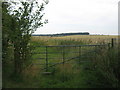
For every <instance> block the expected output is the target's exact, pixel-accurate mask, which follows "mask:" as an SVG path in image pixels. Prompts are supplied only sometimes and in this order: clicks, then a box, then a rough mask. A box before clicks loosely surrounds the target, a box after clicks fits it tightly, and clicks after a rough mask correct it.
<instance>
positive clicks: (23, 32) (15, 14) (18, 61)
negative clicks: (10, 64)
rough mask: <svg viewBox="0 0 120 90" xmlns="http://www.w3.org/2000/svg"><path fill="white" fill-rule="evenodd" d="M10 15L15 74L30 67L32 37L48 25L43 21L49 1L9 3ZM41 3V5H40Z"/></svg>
mask: <svg viewBox="0 0 120 90" xmlns="http://www.w3.org/2000/svg"><path fill="white" fill-rule="evenodd" d="M8 3H9V7H8V8H7V9H8V13H9V15H11V23H10V24H11V28H10V32H9V36H10V39H11V42H12V43H13V46H14V62H15V63H14V64H15V65H14V66H15V67H14V68H15V71H14V72H15V74H21V72H22V71H23V70H24V69H25V68H26V67H27V66H28V65H29V63H28V62H29V61H30V55H31V53H30V44H29V41H30V37H31V34H32V33H34V32H35V31H36V29H37V28H39V27H42V26H43V24H46V23H48V20H47V19H44V20H43V16H44V13H43V10H44V7H45V5H46V4H48V1H45V0H44V1H42V0H39V2H38V1H37V0H26V1H20V0H19V1H13V2H12V1H11V2H8ZM39 3H41V4H39Z"/></svg>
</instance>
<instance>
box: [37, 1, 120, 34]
mask: <svg viewBox="0 0 120 90" xmlns="http://www.w3.org/2000/svg"><path fill="white" fill-rule="evenodd" d="M118 1H119V0H51V1H50V2H49V4H48V6H46V7H45V13H46V14H45V18H48V20H49V23H48V24H47V25H45V26H44V27H43V28H39V29H38V30H39V31H36V33H58V32H71V31H73V32H75V31H89V32H91V33H103V34H113V33H114V34H117V31H118V28H117V23H118V12H117V11H118Z"/></svg>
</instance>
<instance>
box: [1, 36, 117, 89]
mask: <svg viewBox="0 0 120 90" xmlns="http://www.w3.org/2000/svg"><path fill="white" fill-rule="evenodd" d="M111 38H116V39H118V36H108V35H98V36H97V35H80V36H78V35H75V36H64V37H43V36H32V37H31V42H30V45H32V46H38V45H41V46H46V45H49V46H51V45H86V44H89V45H90V44H106V43H111ZM78 49H79V48H65V58H68V57H77V56H79V54H78V53H77V54H76V53H71V52H79V51H78ZM45 50H46V49H45V48H44V47H35V48H33V50H32V52H37V53H38V52H45ZM61 50H62V49H61V48H59V47H58V48H48V52H49V56H48V57H49V58H53V57H54V58H61V59H49V63H58V62H61V61H62V53H61ZM94 50H95V51H96V53H91V52H88V51H94ZM117 50H118V48H113V49H110V50H109V49H108V48H99V47H98V48H95V47H93V48H92V47H91V48H89V47H88V48H86V47H83V48H82V55H84V56H85V57H82V58H81V59H80V60H88V61H90V62H81V63H78V62H79V59H75V60H72V61H70V62H69V63H65V64H64V65H63V64H60V65H56V66H55V67H51V68H49V71H50V72H52V74H50V75H45V74H43V73H42V72H44V71H43V70H41V68H43V67H45V65H43V66H42V65H39V64H41V63H44V64H45V59H41V60H40V59H38V60H37V59H35V58H46V56H45V54H33V55H32V58H31V60H32V63H33V65H32V66H31V67H30V68H28V69H26V70H25V71H24V79H23V80H22V81H21V80H19V79H18V78H17V79H14V80H12V78H11V79H8V80H7V82H4V84H3V86H4V87H12V88H20V87H21V88H22V87H24V88H96V87H97V88H105V87H118V81H119V79H118V76H116V75H118V74H119V72H118V73H117V70H118V69H119V65H118V64H117V63H119V61H118V59H117V58H118V52H117ZM52 52H60V53H53V54H52ZM89 56H92V57H89ZM11 58H12V57H11ZM36 64H38V65H36ZM9 67H12V66H9ZM7 70H9V72H7V73H10V72H11V71H10V68H8V69H7ZM7 78H8V77H7Z"/></svg>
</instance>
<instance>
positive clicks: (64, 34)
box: [32, 32, 89, 36]
mask: <svg viewBox="0 0 120 90" xmlns="http://www.w3.org/2000/svg"><path fill="white" fill-rule="evenodd" d="M69 35H89V33H88V32H82V33H60V34H32V36H69Z"/></svg>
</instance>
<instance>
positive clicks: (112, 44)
mask: <svg viewBox="0 0 120 90" xmlns="http://www.w3.org/2000/svg"><path fill="white" fill-rule="evenodd" d="M111 47H112V48H113V47H114V39H113V38H112V39H111Z"/></svg>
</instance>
